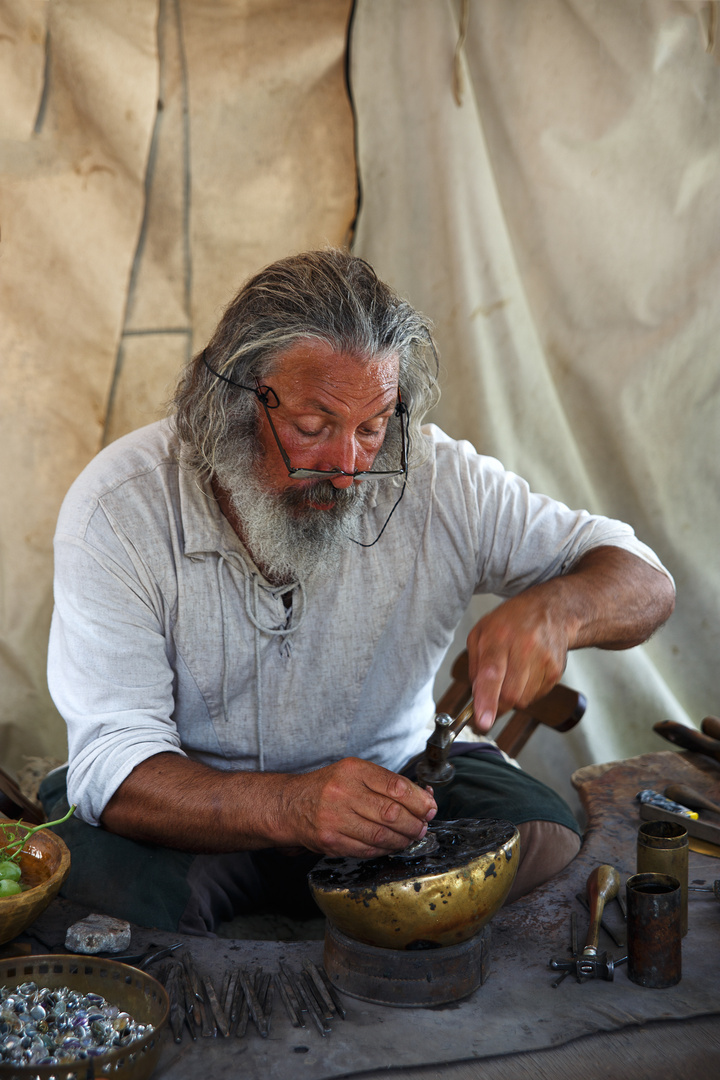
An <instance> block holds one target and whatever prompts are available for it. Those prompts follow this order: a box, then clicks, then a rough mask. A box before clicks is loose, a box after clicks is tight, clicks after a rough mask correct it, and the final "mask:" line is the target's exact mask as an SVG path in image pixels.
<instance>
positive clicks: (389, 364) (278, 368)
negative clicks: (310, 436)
mask: <svg viewBox="0 0 720 1080" xmlns="http://www.w3.org/2000/svg"><path fill="white" fill-rule="evenodd" d="M398 373H399V361H398V357H397V354H395V353H392V354H390V355H383V356H379V357H371V358H367V357H363V356H358V355H357V354H354V353H352V352H347V351H342V350H338V349H335V348H333V347H332V346H330V345H329V344H328V343H326V342H323V341H317V340H310V341H302V342H299V343H297V344H296V345H294V346H292V347H291V348H290V349H288V350H286V351H285V352H284V353H282V354H281V355H280V356H279V357H278V358H277V360H276V362H275V364H274V365H273V370H272V373H271V374H269V375H268V380H269V381H272V385H273V389H274V390H276V392H277V394H278V397H279V398H280V400H281V401H283V400H286V401H289V400H292V402H293V403H294V404H296V405H305V406H308V407H313V406H315V407H320V408H322V407H323V406H324V407H327V406H328V405H332V403H333V401H335V400H339V401H343V400H345V399H347V401H348V404H355V405H359V404H360V403H361V402H366V403H367V404H368V405H372V404H377V405H378V406H379V407H380V408H382V407H384V399H387V398H390V399H391V401H394V399H395V395H396V394H397V387H398Z"/></svg>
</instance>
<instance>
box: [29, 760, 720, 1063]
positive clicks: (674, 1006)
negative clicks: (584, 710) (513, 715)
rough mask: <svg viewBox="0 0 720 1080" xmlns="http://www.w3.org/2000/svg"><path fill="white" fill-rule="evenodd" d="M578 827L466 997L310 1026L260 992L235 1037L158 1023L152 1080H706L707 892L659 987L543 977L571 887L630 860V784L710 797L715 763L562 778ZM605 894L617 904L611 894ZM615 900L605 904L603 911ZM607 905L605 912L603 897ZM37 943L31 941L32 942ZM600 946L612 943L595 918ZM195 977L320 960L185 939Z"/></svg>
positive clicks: (635, 813) (710, 909)
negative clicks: (324, 1028) (675, 963)
mask: <svg viewBox="0 0 720 1080" xmlns="http://www.w3.org/2000/svg"><path fill="white" fill-rule="evenodd" d="M573 783H574V785H575V787H576V788H577V790H578V792H579V795H580V798H581V800H582V803H583V806H584V808H585V810H586V813H587V818H588V825H587V831H586V835H585V840H584V843H583V847H582V849H581V851H580V853H579V855H578V857H577V858H576V859H575V860H574V861H573V862H572V863H571V864H570V866H569V867H567V868H566V870H565V871H564V872H563V873H562V874H561V875H559V876H558V877H557V878H555V879H554V880H553V881H551V882H548V883H547V884H546V885H544V886H542V887H541V888H539V889H536V890H535V891H534V892H533V893H531V894H530V895H529V896H527V897H525V898H523V899H521V900H519V901H517V902H516V903H514V904H512V905H511V906H508V907H505V908H503V909H501V911H500V912H499V913H498V914H497V915H496V916H495V918H494V919H493V920H492V923H491V945H490V965H489V966H490V972H489V976H488V978H487V979H486V981H485V983H484V985H483V986H481V987H480V988H479V989H478V990H477V991H476V992H475V993H474V994H472V995H471V996H470V997H469V998H468V999H466V1000H464V1001H461V1002H456V1003H454V1004H452V1005H449V1006H440V1007H435V1008H412V1009H406V1008H391V1007H385V1006H380V1005H374V1004H369V1003H366V1002H363V1001H359V1000H356V999H353V998H350V997H348V996H346V995H344V996H343V999H342V1000H343V1004H344V1006H345V1009H346V1012H347V1017H346V1019H344V1020H343V1019H340V1018H339V1017H336V1018H334V1020H333V1022H332V1024H331V1032H330V1034H328V1035H326V1036H321V1035H320V1033H319V1032H318V1031H317V1030H316V1029H315V1028H314V1027H312V1025H311V1024H310V1023H309V1022H308V1025H307V1027H306V1028H295V1027H293V1026H292V1025H291V1023H290V1021H289V1019H288V1017H287V1015H286V1013H285V1011H284V1009H283V1007H282V1003H281V1002H280V1001H279V1000H276V1001H275V1004H274V1008H273V1013H272V1021H271V1028H270V1034H269V1037H268V1038H265V1039H263V1038H261V1037H260V1035H259V1033H258V1031H257V1030H256V1029H255V1028H254V1027H253V1025H252V1024H249V1025H248V1028H247V1032H246V1034H245V1036H244V1037H243V1038H242V1039H238V1038H235V1037H233V1036H231V1037H229V1038H222V1037H216V1038H198V1039H197V1041H195V1042H193V1041H191V1040H190V1038H189V1036H188V1034H187V1032H186V1033H185V1034H184V1035H183V1039H182V1042H181V1043H180V1044H179V1045H178V1044H175V1043H174V1042H173V1040H172V1038H171V1037H170V1033H169V1032H167V1034H166V1041H165V1043H164V1046H163V1050H162V1054H161V1058H160V1062H159V1065H158V1067H157V1070H156V1072H155V1073H154V1074H153V1077H154V1080H161V1078H162V1080H165V1078H167V1080H196V1078H197V1077H198V1076H203V1075H204V1076H212V1077H213V1080H223V1078H226V1077H227V1078H231V1077H232V1078H233V1080H234V1078H236V1077H240V1076H242V1077H243V1078H248V1080H261V1078H262V1080H295V1078H296V1077H304V1078H307V1080H325V1078H328V1080H329V1078H335V1077H348V1076H353V1077H365V1078H368V1080H369V1078H371V1077H373V1078H374V1077H380V1076H383V1077H385V1076H388V1075H391V1076H392V1075H396V1076H399V1077H402V1078H403V1080H411V1078H412V1080H414V1078H415V1077H417V1078H418V1080H419V1078H420V1077H424V1078H428V1077H433V1078H442V1080H470V1078H475V1077H482V1078H483V1080H500V1078H510V1077H512V1078H516V1077H518V1078H519V1077H532V1078H542V1077H545V1076H548V1077H550V1076H552V1077H555V1078H557V1077H564V1076H568V1077H573V1078H577V1077H578V1076H579V1075H580V1076H582V1077H583V1080H594V1078H596V1077H597V1078H599V1077H610V1076H612V1077H613V1078H615V1080H625V1078H627V1080H630V1078H631V1077H632V1078H633V1080H639V1078H641V1077H648V1078H650V1077H652V1078H653V1080H664V1078H668V1080H670V1078H675V1077H679V1076H681V1075H682V1076H688V1075H689V1076H691V1077H692V1080H703V1078H705V1077H708V1078H710V1077H712V1078H713V1080H715V1078H716V1077H717V1075H718V1072H719V1071H720V1064H719V1063H720V964H719V958H720V903H718V901H717V900H716V899H714V898H713V896H712V894H711V893H710V894H705V893H691V894H690V917H689V932H688V934H687V936H686V937H685V938H684V939H683V961H682V963H683V974H682V979H681V981H680V982H679V983H678V984H677V985H676V986H674V987H670V988H668V989H663V990H656V989H647V988H644V987H640V986H637V985H635V984H634V983H632V982H630V980H629V979H628V978H627V974H626V971H627V968H626V966H622V967H618V968H617V969H616V971H615V976H614V979H613V981H605V980H594V981H589V982H585V983H582V984H580V983H578V982H576V980H575V979H574V977H572V976H570V977H569V978H566V979H565V980H564V981H563V982H562V983H561V984H560V985H559V986H557V987H553V986H552V983H553V981H554V980H555V978H556V975H555V973H553V972H552V971H551V970H550V968H549V967H548V964H549V961H550V959H551V957H562V956H567V955H568V954H569V944H570V916H571V913H572V912H573V911H575V912H576V913H577V918H578V925H579V928H580V938H581V941H580V944H581V946H582V944H583V943H584V937H585V932H586V929H587V923H588V917H587V913H586V911H585V909H584V908H583V907H582V906H581V904H580V903H579V902H578V900H577V899H576V894H577V893H584V890H585V883H586V881H587V878H588V875H589V873H590V872H591V870H592V869H593V868H594V867H596V866H597V865H599V864H601V863H609V864H611V865H613V866H615V867H616V868H617V870H618V871H619V873H620V877H621V888H622V889H623V890H624V884H625V880H626V879H627V878H628V877H629V876H630V875H631V874H633V873H635V858H636V837H637V830H638V827H639V825H640V816H639V805H638V803H637V802H636V801H635V795H636V793H637V792H638V791H639V790H641V789H642V788H648V787H651V788H655V789H658V790H662V789H663V788H664V787H665V785H666V784H668V783H685V784H689V785H691V786H693V787H696V788H698V789H700V790H702V791H704V792H705V793H706V794H707V795H709V796H710V797H711V798H713V799H715V800H720V764H718V763H716V762H714V761H713V760H711V759H710V758H705V757H703V756H701V755H698V754H692V753H677V752H675V751H667V752H662V753H655V754H647V755H643V756H642V757H638V758H632V759H630V760H628V761H624V762H615V763H611V764H608V765H601V766H591V767H588V768H586V769H582V770H580V771H579V772H578V773H576V774H575V776H574V777H573ZM689 859H690V875H689V877H690V882H691V883H695V884H706V885H707V884H711V883H712V882H713V881H714V880H715V879H716V878H719V877H720V860H718V859H716V858H713V857H711V856H709V855H702V854H698V853H695V852H692V851H691V852H690V857H689ZM614 906H615V907H617V905H616V904H615V905H614ZM618 910H619V909H618ZM82 914H84V912H79V911H78V909H77V907H76V906H75V905H70V904H68V903H67V902H65V901H56V902H55V903H54V904H53V905H51V907H50V908H49V909H48V911H47V912H46V914H45V915H44V916H42V917H41V919H40V920H38V922H37V924H35V926H34V927H33V928H32V930H33V933H34V934H35V935H36V938H35V941H36V942H38V948H37V949H36V948H35V947H33V951H34V952H35V951H37V952H42V951H48V950H49V949H50V948H51V947H52V946H53V945H55V944H56V943H57V941H58V936H57V935H58V928H59V926H60V925H61V924H63V923H65V924H67V925H69V924H70V922H71V921H74V920H75V919H76V918H77V917H80V915H82ZM608 918H610V912H609V910H608ZM174 940H177V938H176V937H173V936H172V935H170V934H166V933H161V932H159V931H154V930H148V929H143V928H140V927H136V928H134V929H133V948H135V947H137V948H138V949H141V948H144V947H145V946H146V945H149V944H150V943H151V942H152V943H157V944H159V945H162V944H170V943H171V942H172V941H174ZM42 944H44V945H45V946H46V949H45V950H43V948H42ZM600 945H601V948H604V949H608V950H609V951H610V952H611V953H613V954H614V955H615V956H616V957H620V956H621V955H623V950H621V949H620V948H618V947H617V946H616V945H615V944H614V943H613V942H612V941H611V940H610V939H609V938H606V937H605V933H604V931H601V939H600ZM187 947H188V948H189V949H190V950H191V952H192V955H193V958H194V961H195V964H196V967H197V969H198V971H199V972H200V974H201V976H205V975H209V976H210V977H211V978H212V980H213V982H214V983H215V985H216V986H218V987H219V985H220V982H221V980H222V976H223V973H224V972H225V971H226V970H227V969H228V968H232V967H235V966H241V967H243V968H245V969H254V968H256V967H258V966H261V967H262V968H263V969H264V970H265V971H268V972H273V971H277V970H278V968H279V964H280V962H281V961H283V962H284V963H286V964H288V965H289V966H290V968H292V969H294V970H296V971H299V970H300V968H301V966H302V962H303V960H305V959H311V960H312V961H313V962H314V963H316V964H318V965H319V964H322V950H323V946H322V942H320V941H302V942H301V941H298V942H290V943H286V942H277V941H241V940H227V939H220V938H217V939H212V938H199V937H192V938H188V939H187Z"/></svg>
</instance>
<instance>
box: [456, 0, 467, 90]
mask: <svg viewBox="0 0 720 1080" xmlns="http://www.w3.org/2000/svg"><path fill="white" fill-rule="evenodd" d="M469 19H470V0H461V3H460V32H459V34H458V40H457V45H456V46H455V56H454V57H453V97H454V98H455V104H456V105H457V106H458V108H459V107H460V106H461V105H462V99H463V77H462V64H461V59H460V54H461V53H462V49H463V46H464V44H465V38H466V37H467V28H468V21H469Z"/></svg>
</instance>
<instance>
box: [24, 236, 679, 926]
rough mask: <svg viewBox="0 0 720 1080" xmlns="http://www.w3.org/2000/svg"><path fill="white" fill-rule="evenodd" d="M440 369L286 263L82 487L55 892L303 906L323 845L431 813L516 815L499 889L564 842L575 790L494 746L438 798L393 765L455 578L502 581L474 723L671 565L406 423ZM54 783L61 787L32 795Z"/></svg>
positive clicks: (230, 910)
mask: <svg viewBox="0 0 720 1080" xmlns="http://www.w3.org/2000/svg"><path fill="white" fill-rule="evenodd" d="M436 375H437V372H436V358H435V351H434V347H433V345H432V338H431V336H430V331H429V328H428V325H427V323H426V321H425V320H424V319H423V317H422V316H421V315H419V314H418V313H417V312H416V311H414V310H413V309H412V307H411V306H410V305H409V304H407V303H406V302H404V301H403V300H401V299H400V298H399V297H397V296H396V295H395V294H394V293H393V292H392V290H390V289H389V288H388V287H387V286H386V285H384V284H383V283H381V282H380V281H378V279H377V278H376V276H375V274H374V273H373V271H372V269H371V268H370V267H369V266H368V265H367V264H366V263H364V262H363V261H361V260H359V259H355V258H352V257H351V256H349V255H346V254H344V253H342V252H339V251H325V252H310V253H306V254H304V255H299V256H297V257H294V258H290V259H286V260H283V261H281V262H279V263H276V264H274V265H272V266H270V267H268V268H267V269H266V270H264V271H262V272H261V273H259V274H258V275H257V276H256V277H255V278H253V279H252V280H251V281H250V282H248V283H247V284H246V285H245V286H244V287H243V288H242V289H241V291H240V293H239V294H238V296H237V297H236V299H235V300H234V301H233V303H232V304H231V305H230V307H229V308H228V310H227V311H226V313H225V315H224V317H223V319H222V320H221V322H220V324H219V326H218V328H217V330H216V332H215V335H214V337H213V338H212V340H211V341H210V343H209V345H208V346H207V348H206V349H205V350H203V352H202V353H201V354H199V355H198V356H196V357H195V358H194V360H192V361H191V363H190V364H189V365H188V367H187V369H186V371H185V372H184V374H183V376H182V378H181V380H180V384H179V387H178V390H177V393H176V400H175V414H174V416H173V418H172V419H171V420H170V421H163V422H161V423H158V424H153V425H150V426H149V427H148V428H144V429H142V430H141V431H139V432H135V433H133V434H132V435H129V436H127V437H125V438H124V439H120V440H118V441H117V442H116V443H114V444H113V445H111V446H110V447H108V448H107V449H106V450H104V451H103V452H102V453H101V454H100V455H99V456H98V458H97V459H96V460H95V461H94V462H92V463H91V464H90V465H89V466H88V468H87V469H86V470H85V472H84V473H83V474H82V476H81V477H80V478H79V479H78V481H76V483H75V485H74V486H73V488H72V489H71V491H70V493H69V494H68V496H67V499H66V501H65V504H64V506H63V509H62V512H61V514H60V520H59V523H58V530H57V535H56V583H55V604H56V606H55V613H54V617H53V626H52V632H51V642H50V657H49V683H50V688H51V691H52V693H53V696H54V698H55V701H56V703H57V705H58V708H59V709H60V712H61V713H62V714H63V716H64V717H65V719H66V721H67V725H68V735H69V754H70V760H69V770H68V775H67V788H68V796H69V799H70V801H71V802H76V803H77V805H78V815H79V817H80V818H81V819H82V820H81V821H75V822H73V823H71V824H70V825H69V826H68V827H67V830H66V833H65V835H66V837H67V839H68V842H69V843H70V845H71V848H72V852H73V876H72V877H71V879H70V886H69V891H70V895H74V896H76V897H78V898H82V899H83V900H84V901H85V902H86V903H89V904H91V905H92V906H94V907H102V908H103V909H104V910H107V911H109V912H111V913H115V914H118V915H124V916H125V917H128V918H131V919H132V920H133V921H135V922H141V923H142V922H145V923H147V924H149V925H156V926H164V927H167V928H176V927H177V928H179V929H181V930H187V931H193V932H199V933H207V932H212V931H213V929H214V928H215V927H216V926H217V923H218V922H219V921H220V920H221V919H223V918H231V917H232V915H233V914H234V913H237V912H239V911H246V910H250V909H251V908H252V907H253V906H254V905H257V904H259V903H266V902H268V901H269V900H272V899H273V898H278V897H282V898H285V899H287V901H288V903H289V905H290V906H291V907H292V908H293V910H296V909H297V908H298V905H300V904H301V898H302V895H303V893H302V890H303V883H304V877H305V874H306V872H307V869H308V867H309V866H310V865H312V861H313V860H314V859H315V858H316V857H317V856H318V855H320V854H330V855H352V856H359V857H370V856H377V855H381V854H384V853H388V852H393V851H398V850H402V849H403V848H404V847H405V846H406V845H407V844H408V843H410V842H411V841H413V840H415V839H417V838H420V837H422V836H423V835H424V834H425V831H426V829H427V827H428V823H429V822H430V821H431V820H432V819H433V817H434V816H435V815H436V814H437V813H438V808H439V812H440V814H441V816H444V817H448V816H451V817H459V816H466V817H467V816H474V817H486V816H494V817H508V818H510V819H511V820H513V821H516V822H517V823H518V825H519V827H520V831H521V844H522V862H521V866H520V871H519V874H518V881H517V882H516V885H515V892H514V894H513V895H514V896H516V895H521V894H522V892H524V891H527V890H528V889H530V888H532V887H533V886H534V885H535V884H537V883H538V882H540V881H543V880H546V879H547V878H548V877H549V876H551V875H552V874H553V873H555V872H557V871H558V870H559V869H561V868H562V866H564V865H566V863H567V862H568V861H569V860H570V859H571V858H572V857H573V856H574V854H575V853H576V851H577V849H578V846H579V839H578V836H577V832H578V829H577V825H576V823H575V822H574V820H573V818H572V816H571V814H570V812H569V810H568V808H567V807H566V806H565V804H564V803H563V802H562V800H560V799H559V798H558V797H557V796H556V795H555V793H553V792H550V791H549V789H547V788H545V787H544V786H543V785H540V784H538V783H537V782H536V781H533V780H532V779H531V778H530V777H527V776H526V775H525V774H524V773H522V772H521V771H520V770H518V769H517V768H515V767H514V766H513V765H511V764H508V763H507V762H506V761H505V760H503V758H502V756H501V755H500V754H499V753H498V752H497V751H496V750H493V748H492V745H491V746H490V747H488V746H484V747H482V746H481V747H479V748H474V749H473V748H470V749H469V753H468V754H467V755H465V756H463V757H460V758H457V759H456V765H457V769H458V775H457V779H456V781H455V783H454V784H453V785H451V787H450V788H449V790H448V791H446V792H442V793H440V792H438V793H435V794H433V793H432V792H430V791H427V790H424V789H422V788H420V787H418V786H417V785H415V784H414V783H412V782H411V780H410V779H409V778H408V777H405V776H402V775H401V772H402V770H403V769H404V768H405V766H406V765H407V764H408V762H409V761H410V759H412V757H413V755H415V754H417V753H418V752H419V751H420V750H421V749H422V747H423V745H424V741H425V738H426V736H427V730H426V728H427V724H428V722H429V720H430V719H431V717H432V715H433V711H434V710H433V704H432V699H431V692H432V684H433V679H434V676H435V674H436V672H437V669H438V667H439V665H440V663H441V661H442V658H443V656H444V653H445V651H446V650H447V648H448V646H449V644H450V642H451V640H452V636H453V632H454V630H455V628H456V626H457V625H458V623H459V621H460V619H461V617H462V615H463V613H464V611H465V609H466V607H467V604H468V602H469V600H470V598H471V596H472V594H473V592H489V593H495V594H498V595H500V596H504V597H507V599H506V600H505V602H504V603H502V604H501V605H500V606H499V607H498V608H496V609H495V610H494V611H493V612H491V613H490V614H489V615H486V616H485V617H484V618H483V619H481V620H480V622H479V623H478V624H477V626H476V627H475V628H474V629H473V631H472V633H471V634H470V637H469V641H468V647H469V652H470V664H471V673H472V677H473V691H474V696H475V730H476V731H477V732H478V733H487V732H488V731H489V730H490V728H491V727H492V724H493V722H494V720H495V717H496V716H497V715H498V714H499V713H501V712H504V711H506V710H507V709H509V708H511V707H514V706H523V705H527V704H529V703H530V702H531V701H533V700H534V699H535V698H537V697H539V696H541V695H543V694H545V693H547V692H548V691H549V690H550V689H551V688H552V686H553V685H554V684H555V683H556V682H557V681H558V679H559V678H560V676H561V674H562V671H563V669H564V667H565V662H566V657H567V652H568V650H569V649H573V648H580V647H583V646H588V645H598V646H601V647H604V648H626V647H629V646H632V645H635V644H638V643H639V642H641V641H643V640H645V638H647V637H648V635H649V634H650V633H652V631H653V630H654V629H655V628H656V627H657V626H658V625H660V623H662V622H663V621H664V620H665V619H666V618H667V617H668V615H669V614H670V612H671V610H672V607H673V602H674V599H673V597H674V593H673V586H672V582H671V579H670V578H669V576H668V575H667V573H666V571H665V570H664V569H663V568H662V566H661V564H660V563H659V562H658V560H657V558H656V557H655V556H654V554H653V553H652V552H651V551H650V550H649V549H647V548H646V547H644V546H643V545H642V544H640V543H639V541H637V540H636V539H635V537H634V535H633V533H632V530H631V529H630V528H629V527H628V526H625V525H623V524H621V523H619V522H613V521H609V520H607V519H604V518H597V517H592V516H591V515H589V514H587V513H585V512H579V513H575V512H572V511H570V510H568V509H567V507H564V506H562V505H560V504H558V503H555V502H553V501H552V500H550V499H547V498H545V497H543V496H538V495H534V494H532V493H531V492H530V491H529V490H528V488H527V485H526V484H525V483H524V482H523V481H522V480H520V479H519V478H518V477H515V476H513V475H512V474H508V473H506V472H505V471H504V470H503V469H502V467H501V466H500V464H499V463H498V462H496V461H494V460H492V459H487V458H481V457H479V456H478V455H477V454H476V453H475V452H474V451H473V450H472V448H471V447H470V446H468V445H467V444H464V443H455V442H453V441H452V440H450V439H448V438H447V437H446V436H445V435H443V434H442V433H441V432H439V431H438V430H437V429H432V428H431V429H428V430H423V431H421V429H420V422H421V419H422V417H423V416H424V414H425V413H426V412H427V409H428V408H429V407H430V406H431V405H432V404H433V403H434V401H435V400H436V397H437V379H436ZM56 780H57V778H56ZM63 796H64V792H63V791H62V778H60V782H59V783H55V784H53V781H52V778H51V782H50V784H49V785H46V790H45V792H44V799H45V803H46V806H48V808H50V806H51V804H52V803H53V802H54V801H55V800H60V801H61V800H62V797H63ZM84 822H86V823H88V824H84ZM98 825H100V826H102V827H101V828H100V829H98V828H92V827H91V826H98Z"/></svg>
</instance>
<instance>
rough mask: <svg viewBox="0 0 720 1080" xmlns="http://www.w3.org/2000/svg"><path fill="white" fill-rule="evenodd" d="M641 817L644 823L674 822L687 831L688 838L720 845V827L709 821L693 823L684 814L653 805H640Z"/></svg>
mask: <svg viewBox="0 0 720 1080" xmlns="http://www.w3.org/2000/svg"><path fill="white" fill-rule="evenodd" d="M640 817H641V818H642V819H643V821H673V822H675V824H676V825H682V827H683V828H684V829H687V834H688V836H694V837H697V839H698V840H707V841H708V843H710V844H717V845H720V825H711V824H710V822H709V821H693V819H692V818H689V817H684V816H683V815H682V814H672V813H670V811H669V810H663V809H662V808H661V807H659V806H653V805H652V804H651V803H640Z"/></svg>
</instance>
